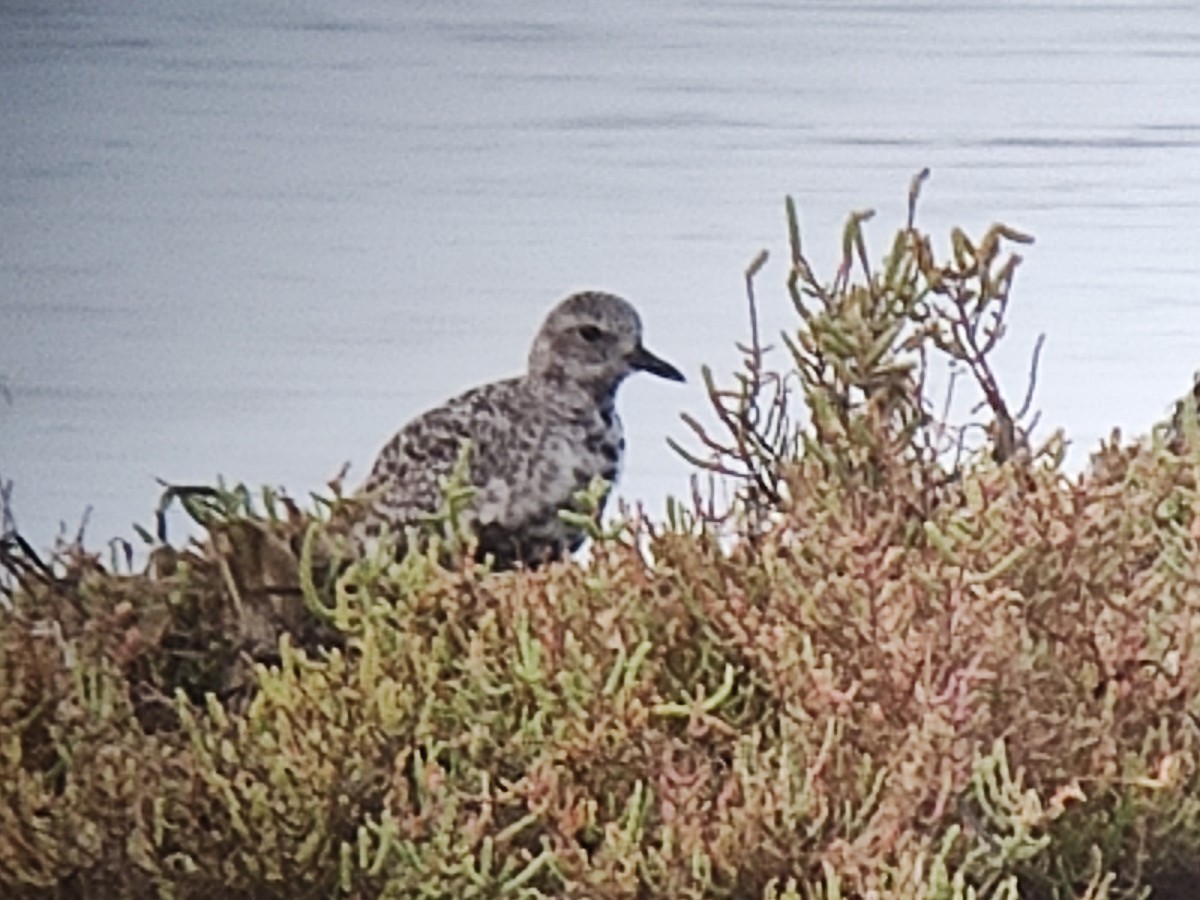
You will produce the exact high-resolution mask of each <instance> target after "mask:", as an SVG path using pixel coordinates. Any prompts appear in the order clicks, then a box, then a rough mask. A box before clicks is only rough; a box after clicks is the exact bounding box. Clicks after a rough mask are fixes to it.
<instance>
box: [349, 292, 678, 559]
mask: <svg viewBox="0 0 1200 900" xmlns="http://www.w3.org/2000/svg"><path fill="white" fill-rule="evenodd" d="M635 372H648V373H650V374H652V375H656V376H658V377H660V378H664V379H667V380H669V381H676V382H683V381H685V378H684V375H683V373H681V372H680V371H679V370H678V369H677V368H675V366H673V365H671V364H670V363H668V362H667V361H666V360H664V359H662V358H661V357H659V356H656V355H655V354H654V353H651V352H650V351H649V350H647V349H646V347H645V346H644V345H643V343H642V321H641V317H640V316H639V315H638V312H637V310H636V309H635V308H634V307H633V305H632V304H631V303H629V302H628V301H627V300H625V299H623V298H621V297H619V296H617V295H615V294H611V293H605V292H601V291H583V292H579V293H575V294H572V295H570V296H568V297H567V298H566V299H564V300H562V301H561V302H559V303H558V304H557V305H556V306H554V308H553V309H551V311H550V312H549V314H548V315H547V316H546V318H545V321H544V322H543V323H542V325H541V328H540V329H539V330H538V332H537V335H536V336H535V338H534V340H533V345H532V347H531V348H530V351H529V357H528V364H527V368H526V371H525V373H524V374H522V375H520V376H517V377H512V378H506V379H504V380H500V381H494V382H490V383H488V384H484V385H481V386H478V387H475V388H472V389H470V390H468V391H466V392H465V393H462V394H460V395H458V396H456V397H454V398H453V399H451V400H449V401H447V402H445V403H443V404H442V405H441V406H438V407H435V408H433V409H430V410H428V411H426V412H424V413H422V414H421V415H418V416H417V417H416V418H415V419H413V420H412V421H410V422H409V423H408V424H406V425H405V426H403V427H402V428H401V429H400V430H399V431H398V432H397V433H396V434H395V435H394V436H393V437H392V438H391V439H390V440H389V441H388V442H387V443H386V444H385V445H384V447H383V449H382V450H381V451H380V452H379V454H378V456H377V457H376V459H375V462H374V465H373V466H372V468H371V471H370V474H369V475H368V477H367V478H366V481H365V482H364V483H363V485H362V487H361V488H360V489H359V491H358V495H357V496H358V497H359V499H360V500H361V506H360V509H361V512H360V518H359V520H358V521H357V522H356V523H355V525H354V535H355V537H356V538H357V539H358V540H359V541H360V542H366V541H369V540H371V539H377V538H378V537H379V536H380V535H381V534H384V533H386V534H389V535H393V536H395V537H396V539H397V540H398V541H402V540H403V538H404V535H405V534H406V533H407V531H408V529H409V528H410V527H412V526H414V525H420V524H421V523H422V522H428V521H429V519H430V517H431V516H434V515H436V514H437V513H438V511H439V510H441V509H443V503H444V501H445V499H446V497H445V487H446V484H447V479H448V478H449V476H450V475H451V473H452V472H453V471H454V470H455V465H456V463H459V460H460V454H464V452H465V465H466V470H465V471H466V477H465V483H466V484H465V486H466V487H468V488H469V489H470V499H469V501H468V502H467V503H466V506H465V509H464V510H463V511H462V513H461V514H460V519H459V521H460V524H461V525H465V526H466V527H467V528H468V529H469V531H470V532H471V533H473V535H474V537H475V539H476V549H475V556H476V558H477V559H479V560H486V559H489V558H490V561H491V563H492V565H493V566H494V567H495V568H496V569H509V568H514V567H517V566H524V567H526V568H531V569H532V568H537V567H538V566H540V565H542V564H544V563H547V562H550V561H552V560H555V559H560V558H562V557H564V556H566V555H568V554H570V553H574V552H575V551H576V550H578V549H579V548H580V547H581V546H582V544H583V543H584V541H585V539H586V533H585V529H584V528H583V527H581V525H579V524H578V523H572V522H570V521H568V520H566V519H564V517H562V516H560V515H559V513H560V512H561V511H564V510H566V511H574V512H582V511H584V510H582V509H581V508H580V503H579V497H578V495H579V493H580V492H581V491H585V490H587V489H588V488H589V487H590V486H591V485H592V483H593V479H595V478H601V479H603V481H604V482H605V483H606V484H605V488H604V492H603V495H602V497H601V500H600V504H599V508H598V509H596V510H595V512H596V514H599V513H600V512H602V510H603V505H604V499H605V498H607V495H608V493H609V492H610V491H611V488H612V486H613V485H615V483H616V481H617V479H618V477H619V475H620V471H621V463H622V458H623V456H624V453H625V438H624V434H623V429H622V425H621V419H620V416H619V415H618V414H617V410H616V394H617V389H618V388H619V387H620V385H621V383H622V382H623V381H625V379H626V378H627V377H629V376H630V375H632V374H633V373H635Z"/></svg>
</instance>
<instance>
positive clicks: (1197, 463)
mask: <svg viewBox="0 0 1200 900" xmlns="http://www.w3.org/2000/svg"><path fill="white" fill-rule="evenodd" d="M919 184H920V178H918V180H917V181H916V182H914V186H913V190H912V198H911V199H912V202H911V203H910V213H909V219H908V221H907V222H906V223H905V225H904V226H903V227H902V228H901V229H900V230H899V231H898V232H897V234H896V237H895V240H894V241H893V243H892V244H891V246H890V248H889V250H888V252H887V254H886V255H885V257H884V259H883V260H882V262H881V263H880V264H878V265H876V264H874V263H873V262H872V261H871V258H870V256H869V254H868V252H867V249H866V245H865V239H864V237H863V224H864V223H865V221H866V219H867V216H866V215H864V214H856V215H854V216H852V217H851V220H850V222H849V224H848V226H847V229H846V233H845V237H844V246H843V250H844V252H843V256H842V260H841V264H840V266H839V267H838V268H837V270H836V272H835V274H834V276H833V277H832V278H831V279H828V280H821V279H819V278H818V277H817V276H816V275H815V274H814V270H813V267H812V266H811V265H810V264H809V262H808V260H807V259H806V257H805V256H804V254H803V252H802V250H801V246H800V239H799V229H798V227H797V226H796V217H795V212H794V210H793V209H792V208H791V205H790V202H789V229H790V239H791V240H790V249H791V269H790V272H791V274H790V278H789V282H788V292H789V294H790V297H791V300H792V302H793V304H794V307H795V309H796V312H797V319H796V322H795V325H794V327H793V328H792V329H791V330H790V331H789V332H788V333H787V334H785V335H784V344H785V346H784V348H783V352H784V353H786V357H785V358H786V360H787V362H786V364H785V365H783V366H782V367H772V365H771V362H772V356H771V352H780V351H778V350H776V351H769V350H768V348H766V347H764V346H763V345H762V343H761V341H760V337H759V334H758V328H757V322H756V310H755V305H754V304H755V298H754V291H753V288H754V274H755V272H756V271H757V269H758V266H759V265H761V260H759V261H756V264H755V265H754V266H752V268H751V271H750V272H748V275H747V286H748V290H749V292H750V294H749V299H750V303H751V305H750V309H751V313H752V328H751V341H750V343H749V344H747V345H746V346H745V347H744V348H743V349H744V351H745V357H746V359H745V365H744V367H743V370H742V371H741V372H740V373H739V374H738V375H737V376H736V379H735V382H734V384H733V385H732V386H731V387H721V386H720V385H718V383H717V381H716V379H715V378H713V376H712V375H711V373H707V372H706V378H707V379H708V383H709V390H710V394H711V397H712V401H713V404H714V410H715V412H716V415H717V420H718V422H719V423H720V424H721V426H722V428H723V429H724V430H723V431H722V432H721V433H720V434H717V433H715V432H714V431H712V430H706V429H705V428H704V427H702V426H701V425H700V424H699V423H698V422H696V421H695V420H692V423H693V427H694V429H695V432H696V436H697V439H698V441H699V443H700V449H688V448H684V447H681V448H680V450H681V452H684V453H685V454H686V455H688V456H689V458H690V459H691V460H692V461H693V463H694V464H695V465H696V467H697V475H698V476H707V475H713V476H716V475H720V476H721V477H724V478H726V479H732V480H733V483H734V484H735V486H736V491H735V494H734V496H733V498H732V500H731V501H730V502H727V503H724V504H721V503H718V501H717V500H716V499H715V498H714V496H713V495H710V494H705V493H704V492H703V491H702V490H701V489H700V488H699V485H700V484H701V483H702V479H701V478H700V477H698V478H697V480H696V485H697V487H696V488H695V490H694V492H693V493H694V496H693V497H692V498H691V500H690V501H689V502H680V501H672V502H671V503H670V504H669V508H668V515H667V521H666V522H665V523H662V524H655V523H653V522H651V521H649V520H648V519H647V518H646V517H644V516H643V515H641V514H640V512H628V514H627V515H626V516H625V518H624V520H623V521H621V522H620V523H618V524H617V525H616V526H615V527H613V528H611V529H609V531H608V532H606V533H604V534H600V533H599V532H598V533H597V541H596V543H595V544H594V546H593V549H592V553H591V555H590V557H589V559H588V560H587V561H585V562H582V563H581V562H572V561H567V562H563V563H558V564H553V565H549V566H546V567H544V568H541V569H539V570H537V571H534V572H525V571H516V572H504V573H497V572H492V571H489V570H488V569H487V568H486V566H481V565H478V564H476V563H475V562H474V561H473V560H472V559H471V556H470V554H469V553H463V552H459V551H457V550H456V549H454V548H452V549H453V550H454V552H451V553H449V554H447V553H446V552H444V548H443V549H442V550H439V547H438V545H437V543H436V542H435V543H434V544H433V545H430V546H427V547H425V548H424V549H421V550H413V551H411V552H409V553H408V554H407V555H405V556H403V558H400V559H396V558H394V556H393V554H391V553H390V552H389V548H387V547H380V548H377V552H372V553H370V554H369V555H368V556H366V557H365V558H360V559H356V560H353V561H351V562H349V563H346V564H334V563H332V562H330V560H329V559H328V558H327V554H325V553H324V552H323V551H322V548H325V547H328V546H336V543H337V540H336V533H335V532H336V521H337V518H338V516H337V505H338V503H341V502H344V501H340V500H337V501H335V502H334V504H333V507H332V508H323V509H320V510H318V512H316V513H312V514H302V513H299V512H298V511H297V510H295V508H294V506H292V505H290V503H288V502H286V501H283V500H281V499H280V498H277V497H273V496H268V497H266V498H265V503H262V504H257V505H256V504H252V503H251V502H250V498H249V496H248V495H247V494H246V493H245V492H244V491H224V490H211V491H208V492H205V493H201V494H196V493H194V492H192V493H189V492H176V495H177V496H180V498H181V499H183V500H185V501H186V502H187V503H188V505H189V508H190V509H191V510H192V511H193V513H194V514H195V515H196V516H197V518H198V519H200V520H201V521H202V523H203V524H204V525H205V526H206V529H207V531H206V537H205V539H204V540H202V541H195V542H192V543H190V544H188V545H186V546H184V547H182V548H174V547H172V546H170V545H169V544H168V543H166V541H165V540H163V539H160V538H161V537H162V536H161V535H160V536H159V537H153V536H149V535H148V536H147V537H148V538H149V539H150V540H152V542H153V544H154V548H153V552H152V553H151V558H150V564H149V566H148V568H147V569H146V570H145V571H141V572H135V573H129V572H126V573H125V574H120V573H119V572H118V566H117V565H116V563H115V562H112V563H108V564H103V563H102V561H101V558H100V557H99V556H98V555H94V554H88V553H86V552H84V551H83V550H82V549H80V548H78V547H75V548H71V549H68V550H64V551H62V552H60V553H58V554H56V556H55V558H54V559H53V560H51V562H50V563H47V564H43V563H42V562H41V561H40V560H39V559H38V558H37V556H36V555H35V554H34V553H33V552H32V549H31V548H29V547H28V545H27V544H25V543H24V542H23V541H22V540H21V539H20V538H18V537H15V536H11V537H10V538H9V539H8V540H7V542H6V544H5V547H4V550H3V563H4V566H5V569H6V570H7V572H8V573H9V574H8V578H7V580H6V583H5V591H6V595H7V599H6V602H5V604H4V609H3V610H2V611H0V794H2V797H0V883H2V884H3V885H4V886H5V888H6V891H5V895H6V896H24V897H50V896H56V897H58V896H77V897H105V896H152V895H157V896H178V897H202V896H216V895H223V896H232V897H273V896H280V897H283V896H287V897H306V896H312V897H325V896H337V895H343V896H348V897H377V896H387V897H416V896H423V897H453V898H460V897H461V898H466V897H500V896H511V897H539V896H540V897H577V898H585V897H588V898H591V897H596V898H622V897H628V898H642V897H672V898H676V897H697V898H699V897H714V898H715V897H729V898H784V897H794V898H801V897H802V898H814V900H815V898H823V900H832V898H835V897H860V898H868V897H872V898H885V897H889V898H920V897H926V898H943V897H944V898H967V897H979V898H984V897H989V898H991V897H995V898H1000V897H1010V898H1016V897H1032V898H1091V900H1099V898H1133V897H1144V896H1148V895H1151V894H1149V892H1153V893H1152V896H1154V897H1166V898H1172V897H1187V896H1191V893H1190V885H1191V884H1192V883H1193V882H1194V881H1195V879H1197V878H1200V850H1198V849H1197V848H1200V782H1198V778H1200V775H1198V772H1200V746H1198V736H1200V735H1198V730H1197V719H1196V716H1197V713H1198V712H1200V702H1198V701H1200V651H1198V650H1197V648H1196V646H1195V639H1196V636H1197V635H1198V634H1200V564H1198V556H1197V542H1198V541H1200V519H1197V517H1196V516H1195V515H1194V512H1193V510H1194V509H1195V499H1196V491H1197V473H1198V472H1200V452H1198V451H1197V449H1196V447H1197V446H1198V442H1197V426H1196V417H1195V414H1194V412H1192V411H1191V408H1190V407H1186V408H1184V409H1182V411H1181V412H1180V413H1179V414H1178V415H1177V416H1176V419H1175V421H1174V422H1173V423H1171V424H1169V425H1164V426H1163V427H1162V428H1161V429H1159V430H1158V431H1156V432H1155V433H1154V434H1152V435H1151V436H1149V437H1148V438H1146V439H1144V440H1141V441H1139V442H1136V443H1127V442H1123V441H1122V440H1121V439H1120V436H1119V435H1117V434H1114V436H1113V438H1112V439H1111V440H1110V441H1108V442H1106V443H1105V444H1104V445H1102V446H1101V447H1100V448H1099V450H1098V451H1097V452H1096V454H1095V455H1094V457H1093V459H1092V461H1091V463H1090V464H1089V466H1088V467H1087V468H1086V470H1085V471H1084V472H1083V473H1081V474H1078V475H1069V474H1068V473H1066V472H1065V471H1064V469H1063V467H1062V459H1063V447H1064V439H1063V437H1062V436H1061V435H1058V434H1055V435H1053V436H1051V437H1050V438H1049V439H1048V440H1046V441H1045V442H1044V443H1042V444H1041V445H1035V444H1033V443H1032V441H1031V436H1030V425H1031V423H1030V422H1029V421H1028V420H1027V417H1028V412H1029V410H1028V407H1029V403H1028V398H1026V401H1025V402H1024V403H1023V404H1022V406H1021V408H1017V409H1014V408H1012V407H1011V406H1010V405H1009V403H1008V401H1007V400H1006V396H1005V394H1004V392H1003V391H1002V390H1001V387H1000V384H999V379H998V378H997V376H996V375H995V373H994V371H993V368H992V363H991V355H992V351H993V349H994V347H995V345H996V343H997V341H999V340H1000V338H1001V335H1002V334H1003V330H1004V319H1005V315H1006V312H1007V308H1008V299H1009V290H1010V287H1011V283H1012V279H1013V274H1014V272H1015V269H1016V266H1017V263H1018V258H1017V257H1016V256H1014V255H1012V254H1011V253H1010V251H1009V250H1008V247H1009V245H1010V244H1012V243H1014V242H1023V241H1024V240H1025V238H1023V236H1021V235H1020V234H1018V233H1016V232H1014V231H1012V230H1010V229H1007V228H1005V227H1003V226H996V227H994V228H992V229H991V230H989V231H988V232H987V233H986V234H985V235H984V236H983V237H982V238H981V239H980V240H978V241H972V240H970V239H969V238H968V237H967V236H966V235H965V234H963V233H962V232H958V231H956V232H955V233H954V235H953V236H952V246H951V252H950V254H949V256H948V258H945V259H941V258H939V257H938V256H937V254H936V253H935V251H934V249H933V246H932V241H931V240H930V238H929V237H928V236H927V235H925V234H924V233H923V232H922V231H921V230H920V229H919V228H918V227H917V226H916V224H915V222H914V217H913V212H912V209H913V207H915V200H916V193H917V189H918V187H919ZM943 362H949V363H950V364H951V366H952V367H953V370H954V371H955V372H957V373H959V374H958V375H957V376H956V377H957V378H958V387H959V389H961V387H962V385H963V384H968V385H971V386H974V388H975V389H976V391H977V393H978V395H979V398H980V405H979V406H978V407H977V408H976V409H975V410H973V411H972V412H971V413H970V414H969V417H968V418H967V419H966V420H965V421H963V422H958V423H955V422H952V421H951V411H952V410H953V409H954V408H955V405H954V404H953V403H950V402H946V403H942V402H941V401H939V402H937V403H935V402H934V400H933V398H932V397H931V390H930V389H929V388H928V387H927V385H928V384H929V379H930V375H931V373H933V372H935V371H936V370H937V367H938V366H940V365H941V364H942V363H943ZM1035 372H1036V355H1035V359H1034V366H1033V372H1031V382H1032V380H1033V378H1032V375H1033V373H1035Z"/></svg>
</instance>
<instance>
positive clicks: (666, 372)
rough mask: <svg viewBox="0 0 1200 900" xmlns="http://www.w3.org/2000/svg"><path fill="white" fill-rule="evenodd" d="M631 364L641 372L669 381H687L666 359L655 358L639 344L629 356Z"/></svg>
mask: <svg viewBox="0 0 1200 900" xmlns="http://www.w3.org/2000/svg"><path fill="white" fill-rule="evenodd" d="M629 364H630V365H631V366H633V367H634V368H635V369H638V370H639V371H642V372H649V373H650V374H651V375H657V376H658V377H659V378H666V379H667V380H668V381H686V380H687V379H685V378H684V377H683V373H682V372H680V371H679V370H678V369H677V368H675V367H674V366H673V365H671V364H670V363H669V362H667V361H666V360H665V359H661V358H660V357H657V356H655V355H654V354H653V353H651V352H650V351H649V350H647V349H646V348H645V347H643V346H642V345H641V344H638V345H637V348H636V349H635V350H634V351H633V352H632V353H630V354H629Z"/></svg>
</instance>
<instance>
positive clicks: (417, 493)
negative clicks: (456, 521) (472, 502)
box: [361, 379, 521, 531]
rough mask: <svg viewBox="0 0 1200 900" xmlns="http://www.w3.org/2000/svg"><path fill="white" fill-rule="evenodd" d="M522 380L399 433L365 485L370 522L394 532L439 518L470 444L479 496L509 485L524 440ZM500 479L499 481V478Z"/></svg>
mask: <svg viewBox="0 0 1200 900" xmlns="http://www.w3.org/2000/svg"><path fill="white" fill-rule="evenodd" d="M519 395H520V391H519V383H518V380H517V379H510V380H509V381H501V382H496V383H493V384H489V385H484V386H483V387H479V388H474V389H472V390H470V391H467V392H466V393H464V394H460V395H459V396H457V397H455V398H454V399H452V400H450V401H448V402H447V403H445V404H444V405H442V406H439V407H437V408H435V409H431V410H429V411H428V412H425V413H423V414H422V415H420V416H418V417H417V418H415V419H413V420H412V421H411V422H409V423H408V424H407V425H405V426H404V427H403V428H401V429H400V431H398V432H397V433H396V435H395V436H394V437H393V438H392V439H391V440H390V441H389V442H388V443H387V444H386V445H385V446H384V448H383V449H382V450H381V451H380V453H379V456H378V457H377V458H376V460H375V465H374V467H373V468H372V470H371V474H370V475H369V476H368V478H367V480H366V483H365V484H364V485H363V487H362V490H361V493H362V494H363V495H364V496H365V498H366V499H367V501H368V503H369V508H370V510H371V516H370V518H371V519H373V520H376V521H378V522H380V523H386V524H388V525H389V526H390V527H391V528H392V530H393V531H398V530H400V528H401V527H402V526H403V525H406V524H413V523H415V522H417V521H419V520H420V519H421V518H422V517H424V516H428V515H431V514H433V513H435V512H437V510H438V508H439V507H440V506H441V501H442V483H443V480H444V479H445V478H447V477H449V476H450V474H451V472H452V471H453V469H454V465H455V463H456V462H457V461H458V458H459V454H460V453H461V452H462V450H463V446H464V445H465V444H467V443H468V442H470V444H471V450H470V457H469V471H468V479H467V480H468V482H469V483H470V485H471V486H473V487H474V488H476V490H477V491H478V492H481V493H487V492H488V490H489V488H494V485H493V483H492V482H494V481H497V480H499V481H505V480H506V475H507V473H502V472H501V470H502V469H503V468H504V460H505V459H508V458H511V456H512V452H511V451H512V449H513V445H514V444H515V443H516V441H517V440H518V439H519V438H520V437H521V434H520V427H519V426H518V425H517V424H514V423H515V422H516V421H517V420H518V419H519V418H520V416H514V415H513V413H514V412H516V411H518V410H519V407H520V403H521V400H520V396H519ZM496 476H500V477H499V478H497V477H496Z"/></svg>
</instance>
